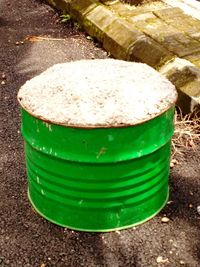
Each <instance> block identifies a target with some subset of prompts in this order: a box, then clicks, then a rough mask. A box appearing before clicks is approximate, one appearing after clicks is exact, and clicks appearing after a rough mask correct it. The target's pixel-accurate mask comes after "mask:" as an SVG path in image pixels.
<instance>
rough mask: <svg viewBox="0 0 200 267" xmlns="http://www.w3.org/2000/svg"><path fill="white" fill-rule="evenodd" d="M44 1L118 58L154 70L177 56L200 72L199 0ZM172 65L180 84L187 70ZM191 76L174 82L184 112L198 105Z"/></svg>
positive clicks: (199, 85) (198, 95) (194, 82)
mask: <svg viewBox="0 0 200 267" xmlns="http://www.w3.org/2000/svg"><path fill="white" fill-rule="evenodd" d="M47 2H49V3H50V4H52V5H53V6H55V7H57V8H59V9H61V10H62V11H63V12H65V13H69V14H70V15H71V16H72V17H73V18H74V19H75V20H77V21H78V22H79V23H80V24H81V25H82V26H83V27H84V29H85V30H86V31H87V32H88V33H89V34H90V35H91V36H93V37H95V38H97V39H98V40H99V41H100V42H102V43H103V47H104V48H105V49H106V50H107V51H108V52H110V53H111V54H112V56H114V57H115V58H117V59H123V60H129V61H139V62H143V63H146V64H148V65H150V66H152V67H154V68H155V69H156V70H158V71H159V70H160V68H163V67H164V66H165V65H167V66H170V65H171V64H169V63H171V61H172V62H174V63H175V64H176V62H177V61H176V59H178V60H179V59H185V60H187V64H186V63H184V66H185V67H186V69H187V68H188V66H190V64H191V63H192V64H193V70H194V73H196V72H199V73H200V69H199V65H200V59H199V53H200V18H199V16H197V13H198V11H199V10H200V3H199V2H197V1H194V0H192V1H191V2H189V1H188V0H176V1H171V0H160V1H152V2H151V1H148V2H145V3H144V4H143V5H138V6H135V5H129V4H124V3H123V2H122V1H120V0H87V1H86V0H47ZM129 2H131V1H129ZM173 70H175V73H174V75H175V76H176V80H179V84H180V81H181V80H182V77H183V75H186V72H185V69H184V70H183V71H180V70H179V69H178V66H177V67H176V68H173ZM192 77H193V80H192V81H190V82H187V83H185V84H183V83H182V86H179V87H177V90H178V92H179V99H178V102H177V104H178V105H179V106H180V107H181V109H182V110H183V112H186V113H187V112H189V111H192V109H193V108H194V107H195V106H197V105H199V104H200V89H199V90H198V91H197V90H196V89H195V93H194V94H193V93H192V94H191V91H193V90H191V88H192V87H193V86H194V84H195V88H197V87H198V88H200V80H199V79H196V78H195V75H192ZM167 78H169V79H170V77H168V76H167ZM176 84H178V83H176ZM197 84H198V86H196V85H197ZM176 86H177V85H176ZM188 88H190V89H188Z"/></svg>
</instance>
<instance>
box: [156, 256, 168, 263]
mask: <svg viewBox="0 0 200 267" xmlns="http://www.w3.org/2000/svg"><path fill="white" fill-rule="evenodd" d="M156 262H157V263H169V259H168V258H163V257H162V256H158V257H157V259H156Z"/></svg>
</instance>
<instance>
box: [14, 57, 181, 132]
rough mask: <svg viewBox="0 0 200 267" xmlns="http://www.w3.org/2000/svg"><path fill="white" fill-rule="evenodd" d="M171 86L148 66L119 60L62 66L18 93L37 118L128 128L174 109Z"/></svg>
mask: <svg viewBox="0 0 200 267" xmlns="http://www.w3.org/2000/svg"><path fill="white" fill-rule="evenodd" d="M176 98H177V92H176V89H175V87H174V85H172V83H171V82H170V81H168V80H167V79H166V78H165V77H163V76H161V75H160V74H159V73H158V72H157V71H155V70H154V69H153V68H151V67H149V66H148V65H146V64H143V63H136V62H127V61H122V60H114V59H96V60H80V61H73V62H68V63H63V64H56V65H54V66H52V67H51V68H49V69H47V70H46V71H44V72H43V73H41V74H40V75H38V76H36V77H34V78H32V79H31V80H29V81H27V82H26V83H25V84H24V85H23V86H22V87H21V88H20V90H19V92H18V101H19V103H20V104H21V106H22V108H23V109H25V110H26V111H27V112H29V113H30V114H31V115H32V116H34V117H36V118H39V119H42V120H45V121H48V122H51V123H54V124H60V125H65V126H71V127H83V128H97V127H123V126H129V125H135V124H139V123H142V122H144V121H147V120H150V119H152V118H154V117H157V116H158V115H160V114H161V113H163V112H165V111H166V110H168V109H169V108H170V107H171V106H172V105H174V103H175V101H176Z"/></svg>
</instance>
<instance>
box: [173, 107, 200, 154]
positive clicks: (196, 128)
mask: <svg viewBox="0 0 200 267" xmlns="http://www.w3.org/2000/svg"><path fill="white" fill-rule="evenodd" d="M197 143H200V112H198V111H194V112H193V113H191V114H188V115H185V116H183V114H182V113H181V111H180V110H179V111H178V112H176V114H175V131H174V136H173V138H172V158H174V156H175V155H176V154H182V153H183V152H184V151H185V149H187V148H192V149H193V150H195V148H196V145H197Z"/></svg>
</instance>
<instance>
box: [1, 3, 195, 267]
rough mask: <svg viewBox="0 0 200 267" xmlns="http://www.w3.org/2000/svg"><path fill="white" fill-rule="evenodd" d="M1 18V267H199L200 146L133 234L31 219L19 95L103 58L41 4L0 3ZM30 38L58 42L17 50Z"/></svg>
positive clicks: (184, 159) (188, 154)
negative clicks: (52, 71) (50, 70)
mask: <svg viewBox="0 0 200 267" xmlns="http://www.w3.org/2000/svg"><path fill="white" fill-rule="evenodd" d="M0 10H1V12H0V36H1V39H0V51H1V53H0V62H1V64H0V77H1V78H0V79H1V82H0V83H1V84H0V98H1V105H0V114H1V120H0V147H1V153H0V199H1V201H0V266H3V267H21V266H22V267H49V266H50V267H55V266H56V267H68V266H69V267H76V266H89V267H97V266H98V267H102V266H106V267H107V266H108V267H110V266H114V267H118V266H119V267H121V266H122V267H124V266H126V267H134V266H136V267H157V266H158V267H163V266H168V267H179V266H187V267H199V262H200V251H199V247H200V216H199V215H198V213H197V206H198V205H200V199H199V195H200V179H199V178H200V169H199V166H200V146H197V150H196V152H193V151H192V149H188V150H186V151H185V154H184V155H183V156H182V157H177V159H178V161H179V164H178V165H176V166H175V167H174V168H173V169H172V170H171V174H170V201H172V202H169V203H168V205H167V206H166V208H165V209H164V210H163V211H162V212H161V213H160V214H159V215H157V216H156V217H155V218H153V219H152V220H150V221H149V222H147V223H145V224H143V225H141V226H138V227H136V228H133V229H129V230H124V231H121V232H112V233H106V234H92V233H81V232H74V231H70V230H67V229H64V228H61V227H58V226H56V225H54V224H52V223H49V222H47V221H46V220H44V219H43V218H41V217H40V216H38V215H37V214H36V213H35V212H34V211H33V209H32V208H31V206H30V203H29V201H28V199H27V178H26V171H25V163H24V155H23V140H22V137H21V135H20V133H19V127H20V114H19V106H18V103H17V100H16V95H17V91H18V89H19V88H20V86H21V85H22V84H23V83H24V82H25V81H26V80H28V79H30V78H32V77H34V76H35V75H36V74H39V73H40V72H42V71H43V70H44V69H46V68H47V67H49V66H51V65H53V64H54V63H59V62H65V61H69V60H75V59H80V58H93V57H95V58H105V57H106V54H105V52H104V51H103V50H101V49H98V48H96V47H95V46H94V45H93V43H91V41H89V40H87V39H86V38H85V36H84V35H83V34H82V33H80V32H77V31H75V30H73V29H71V28H70V27H68V26H63V25H61V24H60V23H59V22H58V20H59V18H58V16H57V15H56V14H55V13H54V11H53V10H52V9H51V8H50V7H49V6H46V5H45V4H43V3H42V2H40V1H36V0H21V1H11V0H4V1H2V0H1V1H0ZM27 35H34V36H35V35H36V36H38V35H39V36H47V35H48V36H49V37H51V38H59V39H61V40H43V41H38V42H30V41H25V42H24V44H18V43H17V44H16V42H20V41H22V40H24V39H25V38H26V37H27ZM29 40H31V38H29ZM33 40H37V38H32V41H33ZM2 82H3V83H2ZM164 214H165V215H166V216H167V217H168V218H169V219H170V221H169V222H167V223H162V222H161V219H162V217H163V216H164ZM159 256H160V257H163V258H162V259H161V258H158V257H159ZM166 259H168V260H166ZM163 260H164V262H165V263H161V262H160V263H157V261H163Z"/></svg>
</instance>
